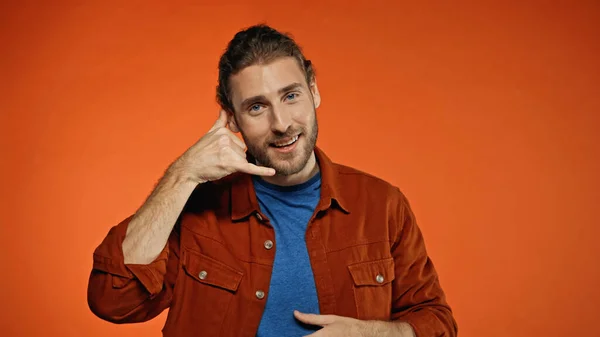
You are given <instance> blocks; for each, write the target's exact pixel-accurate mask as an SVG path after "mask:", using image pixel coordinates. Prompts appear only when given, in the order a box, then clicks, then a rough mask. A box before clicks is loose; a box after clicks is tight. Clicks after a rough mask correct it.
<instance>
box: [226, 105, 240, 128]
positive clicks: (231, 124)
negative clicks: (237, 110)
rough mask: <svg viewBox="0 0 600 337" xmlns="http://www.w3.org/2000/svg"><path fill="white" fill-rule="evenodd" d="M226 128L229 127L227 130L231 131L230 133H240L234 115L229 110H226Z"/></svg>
mask: <svg viewBox="0 0 600 337" xmlns="http://www.w3.org/2000/svg"><path fill="white" fill-rule="evenodd" d="M227 126H228V127H229V130H231V132H233V133H238V132H240V128H239V127H238V125H237V122H236V120H235V115H234V113H233V112H231V111H229V110H227Z"/></svg>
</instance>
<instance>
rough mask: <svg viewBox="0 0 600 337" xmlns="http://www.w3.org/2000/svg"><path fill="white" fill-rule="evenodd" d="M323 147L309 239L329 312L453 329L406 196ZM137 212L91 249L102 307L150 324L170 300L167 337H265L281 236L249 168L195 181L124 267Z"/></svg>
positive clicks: (103, 313) (99, 310)
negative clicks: (147, 251)
mask: <svg viewBox="0 0 600 337" xmlns="http://www.w3.org/2000/svg"><path fill="white" fill-rule="evenodd" d="M315 153H316V156H317V160H318V163H319V166H320V170H321V178H322V187H321V199H320V201H319V203H318V205H317V207H316V209H315V212H314V215H313V216H312V218H311V220H310V222H309V224H308V229H307V232H306V237H305V239H306V245H307V248H308V253H309V256H310V263H311V266H312V270H313V273H314V279H315V285H316V288H317V295H318V300H319V307H320V311H321V314H335V315H341V316H347V317H354V318H358V319H362V320H399V321H404V322H407V323H409V324H411V325H412V327H413V329H414V330H415V332H416V335H417V336H418V337H434V336H445V337H453V336H456V334H457V325H456V322H455V320H454V318H453V315H452V311H451V309H450V307H449V305H448V304H447V302H446V299H445V295H444V292H443V290H442V288H441V287H440V283H439V280H438V275H437V273H436V271H435V269H434V266H433V263H432V261H431V259H430V258H429V257H428V255H427V252H426V249H425V244H424V241H423V236H422V234H421V232H420V230H419V227H418V226H417V223H416V221H415V217H414V215H413V213H412V211H411V209H410V206H409V203H408V201H407V199H406V198H405V196H404V195H403V194H402V193H401V191H400V190H399V189H398V188H396V187H394V186H392V185H390V184H388V183H386V182H385V181H383V180H381V179H378V178H376V177H373V176H370V175H368V174H365V173H362V172H360V171H357V170H355V169H352V168H349V167H346V166H343V165H339V164H336V163H333V162H332V161H331V160H330V159H329V158H328V157H327V156H326V155H325V154H324V152H323V151H322V150H320V149H319V148H316V149H315ZM131 217H132V216H130V217H128V218H126V219H124V220H123V221H122V222H121V223H119V224H118V225H116V226H114V227H113V228H112V229H111V230H110V231H109V233H108V235H107V236H106V237H105V238H104V240H103V241H102V243H101V244H100V245H99V246H98V247H97V248H96V250H95V251H94V254H93V269H92V271H91V275H90V279H89V284H88V304H89V307H90V309H91V310H92V312H93V313H94V314H95V315H97V316H98V317H100V318H102V319H104V320H107V321H110V322H115V323H130V322H143V321H147V320H149V319H152V318H153V317H155V316H157V315H158V314H160V313H161V312H162V311H163V310H165V309H167V308H169V312H168V316H167V320H166V323H165V326H164V328H163V335H164V336H166V337H187V336H236V337H240V336H248V337H254V336H255V335H256V331H257V330H258V325H259V322H260V319H261V315H262V313H263V310H264V307H265V303H266V300H267V298H268V296H269V294H268V290H269V280H270V277H271V271H272V266H273V260H274V254H275V251H276V250H277V242H275V233H274V231H273V227H271V225H270V224H269V219H268V218H267V217H266V216H265V215H264V214H261V211H260V208H259V205H258V202H257V199H256V195H255V192H254V188H253V183H252V180H251V177H250V176H248V175H242V174H236V175H231V176H229V177H227V178H225V179H222V180H220V181H217V182H212V183H206V184H201V185H198V186H197V188H196V189H195V191H194V192H193V193H192V195H191V196H190V198H189V199H188V202H187V204H186V206H185V208H184V210H183V211H182V213H181V215H180V217H179V219H178V221H177V223H176V224H175V227H174V229H173V231H172V233H171V236H170V238H169V241H168V244H167V245H166V246H165V248H164V250H163V251H162V253H161V254H160V255H159V256H158V257H157V258H156V260H155V261H154V262H152V263H150V264H148V265H126V264H124V259H123V252H122V249H121V245H122V242H123V238H124V236H125V233H126V229H127V224H128V222H129V221H130V219H131ZM298 277H302V275H298Z"/></svg>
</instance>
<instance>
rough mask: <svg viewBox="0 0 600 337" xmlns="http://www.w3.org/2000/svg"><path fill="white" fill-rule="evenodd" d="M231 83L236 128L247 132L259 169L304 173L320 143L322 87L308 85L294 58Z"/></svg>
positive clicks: (244, 72) (246, 72) (236, 77)
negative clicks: (319, 121) (318, 113)
mask: <svg viewBox="0 0 600 337" xmlns="http://www.w3.org/2000/svg"><path fill="white" fill-rule="evenodd" d="M230 83H231V93H232V95H231V101H232V103H233V107H234V110H235V112H234V115H233V118H230V126H231V127H232V130H233V131H234V132H237V131H239V132H241V134H242V137H243V138H244V141H245V143H246V146H247V147H248V151H249V152H250V154H251V155H252V156H254V157H255V158H256V160H257V161H258V163H257V164H260V165H263V166H267V167H272V168H274V169H275V171H276V172H277V174H279V175H284V176H287V175H292V174H295V173H298V172H300V171H301V170H302V169H303V168H304V167H305V166H306V163H307V162H308V160H309V158H310V156H311V154H312V152H313V150H314V147H315V144H316V141H317V133H318V130H317V129H318V128H317V119H316V110H315V109H316V108H317V107H318V106H319V104H320V101H321V98H320V95H319V91H318V89H317V86H316V84H315V83H313V84H311V85H308V84H307V83H306V78H305V76H304V73H303V71H302V69H301V68H300V66H299V65H298V63H297V61H296V59H294V58H292V57H284V58H278V59H276V60H274V61H273V62H271V63H268V64H261V65H252V66H249V67H246V68H244V69H243V70H242V71H240V72H239V73H237V74H235V75H233V76H231V82H230Z"/></svg>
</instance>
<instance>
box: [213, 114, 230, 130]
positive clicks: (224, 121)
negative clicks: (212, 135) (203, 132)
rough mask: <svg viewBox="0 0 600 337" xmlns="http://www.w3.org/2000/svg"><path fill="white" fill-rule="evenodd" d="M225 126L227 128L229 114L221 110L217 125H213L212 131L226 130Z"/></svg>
mask: <svg viewBox="0 0 600 337" xmlns="http://www.w3.org/2000/svg"><path fill="white" fill-rule="evenodd" d="M225 126H227V112H225V110H223V109H221V111H219V118H217V121H216V122H215V124H213V126H212V128H210V131H213V130H216V129H219V128H224V127H225Z"/></svg>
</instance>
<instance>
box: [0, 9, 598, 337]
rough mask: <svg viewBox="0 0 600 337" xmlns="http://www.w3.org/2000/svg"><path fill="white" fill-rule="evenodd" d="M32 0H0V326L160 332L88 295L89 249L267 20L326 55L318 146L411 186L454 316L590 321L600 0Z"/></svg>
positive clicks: (525, 323) (593, 318)
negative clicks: (226, 58)
mask: <svg viewBox="0 0 600 337" xmlns="http://www.w3.org/2000/svg"><path fill="white" fill-rule="evenodd" d="M41 3H42V2H40V4H37V5H34V4H31V3H29V4H28V5H25V4H21V5H17V4H16V3H13V4H8V3H7V2H3V4H2V5H0V6H1V7H0V25H1V30H0V31H1V35H0V38H1V40H0V42H1V46H2V53H1V56H0V57H1V68H0V71H1V72H0V78H1V80H0V95H1V97H0V98H1V99H0V111H1V120H0V125H1V128H2V129H1V134H0V140H1V142H0V146H1V154H2V156H1V158H2V164H1V165H0V177H2V188H1V191H2V192H1V197H2V200H1V203H0V207H1V209H0V219H1V232H0V234H1V236H0V237H1V239H0V247H1V254H0V266H1V268H2V277H1V278H0V282H1V283H0V289H1V290H2V292H3V295H2V296H1V299H2V302H1V303H0V308H1V309H0V311H1V312H0V323H1V326H0V328H1V330H0V331H1V332H0V334H1V335H2V336H10V337H13V336H14V337H17V336H18V337H20V336H98V337H100V336H102V337H104V336H125V337H126V336H160V329H161V327H162V324H163V322H164V319H165V315H164V314H163V315H161V316H160V317H159V318H157V319H155V320H153V321H151V322H149V323H144V324H138V325H121V326H117V325H113V324H110V323H107V322H104V321H101V320H100V319H98V318H96V317H95V316H93V315H92V314H91V312H90V311H89V309H88V307H87V304H86V285H87V283H86V282H87V277H88V274H89V272H90V268H91V262H92V251H93V249H94V248H95V247H96V245H98V244H99V243H100V241H101V240H102V238H103V237H104V235H105V234H106V233H107V231H108V229H109V227H110V226H112V225H114V224H116V223H117V222H118V221H120V220H122V219H123V218H124V217H125V216H127V215H129V214H130V213H131V212H133V211H134V210H135V209H136V208H137V207H138V206H139V205H140V203H141V202H142V201H143V199H144V198H145V197H146V195H147V194H148V193H149V192H150V190H151V189H152V187H153V185H154V183H155V182H156V181H157V179H158V178H159V177H160V176H161V175H162V173H163V170H164V169H165V168H166V166H167V165H168V164H169V163H170V162H171V161H172V160H173V159H174V158H176V157H177V156H178V155H179V154H180V153H182V152H183V151H184V150H185V149H186V148H187V147H188V146H190V145H191V144H192V143H193V142H195V141H196V139H198V138H199V137H200V136H201V135H202V134H203V133H204V132H205V131H206V130H207V129H208V128H209V126H210V125H212V123H213V122H214V120H215V119H216V117H217V112H218V109H217V106H216V103H215V99H214V95H215V93H214V89H215V85H216V78H217V61H218V58H219V56H220V53H221V51H222V50H223V49H224V48H225V44H226V43H227V41H228V40H229V39H230V38H231V37H232V36H233V34H234V33H235V32H236V31H237V30H238V29H239V28H242V27H245V26H248V25H251V24H253V23H256V22H260V21H264V22H267V23H269V24H272V25H273V26H275V27H276V28H279V29H282V30H284V31H290V32H292V33H294V36H295V37H296V38H297V40H298V42H299V43H300V44H301V45H302V46H303V47H304V49H305V51H306V54H307V56H308V57H309V58H310V59H312V60H313V61H314V63H315V65H316V69H317V76H318V77H317V78H318V83H319V87H320V89H321V94H322V97H323V104H322V105H321V108H320V109H319V110H318V118H319V122H320V131H321V133H320V138H319V142H318V144H319V145H320V146H321V147H322V148H323V149H324V150H326V151H327V153H328V154H329V155H330V157H332V158H333V159H334V160H336V161H339V162H343V163H345V164H348V165H351V166H355V167H357V168H359V169H362V170H365V171H367V172H370V173H373V174H375V175H378V176H380V177H382V178H384V179H386V180H388V181H390V182H391V183H393V184H396V185H398V186H400V187H401V189H402V190H403V191H404V192H405V193H406V194H407V195H408V197H409V199H410V200H411V203H412V205H413V207H414V210H415V212H416V215H417V218H418V220H419V223H420V225H421V227H422V229H423V231H424V234H425V237H426V242H427V246H428V249H429V252H430V254H431V256H432V257H433V259H434V261H435V263H436V266H437V268H438V270H439V273H440V277H441V281H442V285H443V287H444V289H445V291H446V292H447V295H448V300H449V301H450V303H451V305H452V307H453V309H454V311H455V314H456V319H457V321H458V324H459V335H460V336H464V337H475V336H490V337H492V336H497V337H505V336H514V337H521V336H545V337H554V336H556V337H558V336H561V337H562V336H600V324H598V318H599V317H600V310H599V309H598V305H599V304H600V270H599V269H600V268H599V266H600V262H598V258H600V244H599V243H598V237H599V236H600V221H599V219H600V217H599V216H598V209H599V208H600V207H599V206H598V202H599V201H600V192H599V188H600V184H599V182H600V178H599V171H600V136H599V127H600V83H599V82H600V76H599V75H600V61H599V59H600V54H599V51H600V42H599V41H600V34H599V33H600V29H599V26H600V23H599V22H600V3H598V2H597V1H588V2H582V1H579V2H577V1H571V2H568V1H563V2H561V3H562V4H559V2H553V4H551V2H548V1H528V3H527V4H525V3H520V2H518V1H512V2H508V3H507V2H501V1H494V2H487V3H485V4H484V3H481V2H478V1H472V2H468V3H467V2H462V3H454V4H442V2H437V4H415V3H404V2H403V3H397V2H391V1H390V2H389V3H388V4H385V3H384V2H381V1H363V2H361V3H362V4H360V5H358V4H357V5H347V4H345V3H346V2H342V1H340V2H338V3H337V4H336V3H333V2H327V3H326V4H324V3H323V4H317V3H316V2H315V3H307V2H298V1H296V2H280V1H277V2H273V3H267V2H260V3H256V2H255V3H254V4H239V5H238V4H233V3H231V2H229V4H220V5H217V4H213V5H189V4H186V5H183V4H181V3H180V4H173V3H172V4H165V3H163V4H160V5H159V4H154V5H149V4H148V3H147V2H138V3H133V2H132V3H129V4H127V5H125V4H122V3H121V2H114V3H113V4H107V3H106V2H101V1H98V2H97V4H92V3H90V2H88V4H86V5H75V4H71V5H58V4H56V2H55V4H53V5H49V4H41ZM215 3H216V1H215Z"/></svg>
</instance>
